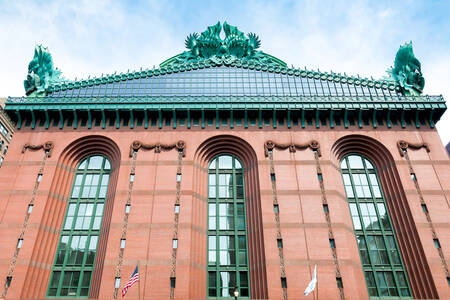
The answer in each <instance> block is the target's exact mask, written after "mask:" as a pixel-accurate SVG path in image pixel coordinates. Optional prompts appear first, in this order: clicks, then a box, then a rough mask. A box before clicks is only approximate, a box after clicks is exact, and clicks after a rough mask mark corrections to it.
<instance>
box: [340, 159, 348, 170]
mask: <svg viewBox="0 0 450 300" xmlns="http://www.w3.org/2000/svg"><path fill="white" fill-rule="evenodd" d="M341 169H347V161H346V160H345V159H343V160H342V161H341Z"/></svg>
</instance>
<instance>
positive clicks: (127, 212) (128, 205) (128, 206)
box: [125, 204, 131, 214]
mask: <svg viewBox="0 0 450 300" xmlns="http://www.w3.org/2000/svg"><path fill="white" fill-rule="evenodd" d="M130 209H131V205H130V204H127V205H125V213H126V214H129V213H130Z"/></svg>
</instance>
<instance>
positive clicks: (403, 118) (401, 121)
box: [400, 110, 406, 128]
mask: <svg viewBox="0 0 450 300" xmlns="http://www.w3.org/2000/svg"><path fill="white" fill-rule="evenodd" d="M400 123H401V124H402V128H405V127H406V123H405V110H402V112H401V115H400Z"/></svg>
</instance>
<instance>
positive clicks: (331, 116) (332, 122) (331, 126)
mask: <svg viewBox="0 0 450 300" xmlns="http://www.w3.org/2000/svg"><path fill="white" fill-rule="evenodd" d="M333 115H334V110H333V109H330V128H334V120H333Z"/></svg>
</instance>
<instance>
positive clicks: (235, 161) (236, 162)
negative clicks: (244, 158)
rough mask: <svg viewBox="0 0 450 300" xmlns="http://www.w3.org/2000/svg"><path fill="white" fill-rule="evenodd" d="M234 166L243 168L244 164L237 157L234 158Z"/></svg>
mask: <svg viewBox="0 0 450 300" xmlns="http://www.w3.org/2000/svg"><path fill="white" fill-rule="evenodd" d="M234 167H235V168H236V169H242V165H241V163H240V162H239V161H238V160H237V159H235V160H234Z"/></svg>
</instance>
